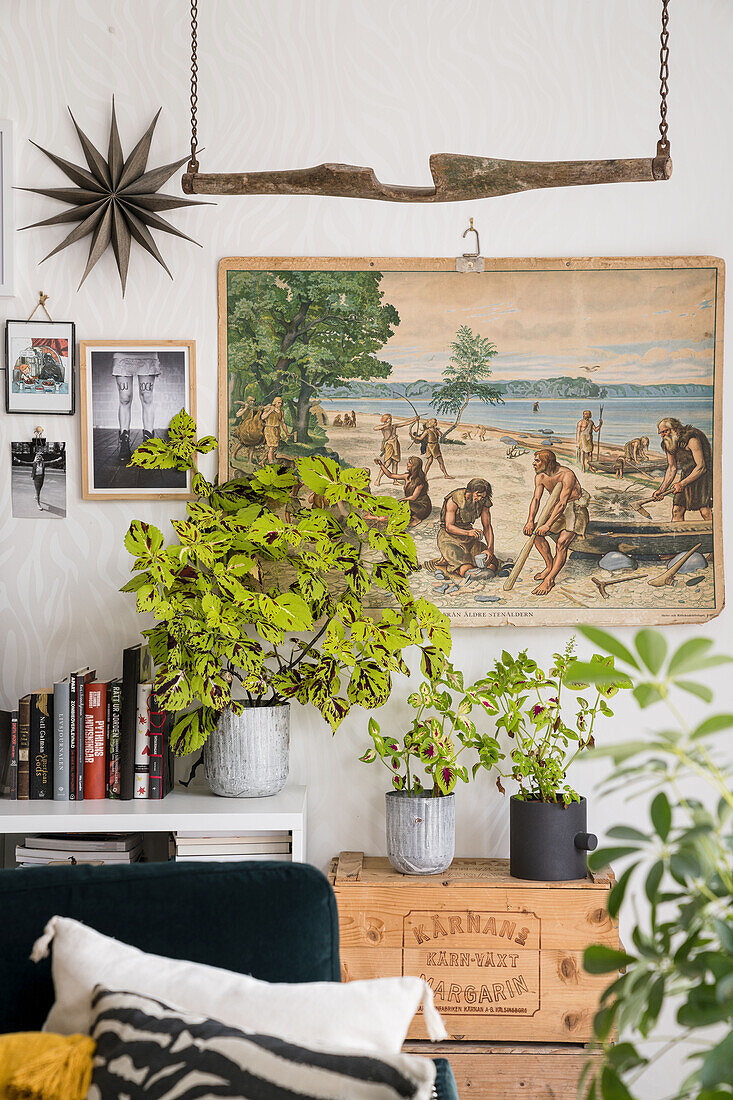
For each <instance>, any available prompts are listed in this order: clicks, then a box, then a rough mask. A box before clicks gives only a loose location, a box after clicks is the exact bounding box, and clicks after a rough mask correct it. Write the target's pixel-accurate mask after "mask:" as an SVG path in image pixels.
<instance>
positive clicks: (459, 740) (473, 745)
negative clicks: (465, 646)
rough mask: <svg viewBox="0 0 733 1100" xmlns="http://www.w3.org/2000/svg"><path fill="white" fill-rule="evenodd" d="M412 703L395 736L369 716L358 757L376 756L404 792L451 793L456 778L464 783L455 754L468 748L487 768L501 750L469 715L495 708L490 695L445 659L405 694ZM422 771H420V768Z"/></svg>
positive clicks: (366, 759)
mask: <svg viewBox="0 0 733 1100" xmlns="http://www.w3.org/2000/svg"><path fill="white" fill-rule="evenodd" d="M407 701H408V703H409V704H410V706H412V707H414V708H415V712H416V713H415V717H414V719H413V721H412V725H411V727H410V729H409V730H408V731H407V733H405V735H404V736H403V737H402V739H401V740H400V739H399V738H397V737H394V736H386V737H384V736H382V733H381V729H380V726H379V723H378V722H377V720H376V718H374V717H373V716H372V717H370V719H369V735H370V737H371V739H372V742H373V745H372V746H371V747H370V748H368V749H367V751H366V752H365V753H364V755H363V756H360V757H359V759H360V760H361V761H362V762H363V763H365V764H371V763H373V762H374V761H375V760H377V759H379V760H381V761H382V763H383V764H384V765H385V766H386V767H387V769H388V770H389V771H390V773H391V775H392V786H393V787H394V788H395V790H397V791H405V792H406V793H407V794H410V795H419V794H423V793H428V794H432V795H433V796H434V797H436V798H437V797H440V796H441V795H448V794H451V793H452V791H453V788H454V787H455V785H456V783H457V781H458V780H459V779H460V780H461V781H462V782H464V783H466V782H468V769H467V767H466V766H465V765H464V764H463V763H462V762H461V763H459V758H460V757H461V755H462V754H463V753H464V752H465V750H466V749H472V750H474V751H475V752H476V753H477V754H478V757H479V760H478V762H477V764H475V765H474V775H475V773H476V769H477V768H479V767H485V768H492V767H493V766H494V765H495V764H496V763H497V762H498V760H499V759H501V758H502V756H503V754H502V753H501V751H500V749H499V743H498V741H497V740H496V738H495V737H492V736H491V735H489V734H487V733H479V732H478V731H477V729H476V724H475V722H474V721H473V720H472V719H471V718H470V717H469V715H470V714H471V712H472V711H473V709H474V707H478V708H480V709H481V710H482V711H483V712H486V713H488V714H494V713H496V706H495V704H494V702H493V700H492V699H491V698H490V697H489V696H488V695H486V694H485V693H484V692H483V691H482V690H481V689H479V688H478V687H477V686H475V685H472V686H471V687H468V688H466V687H465V686H464V682H463V673H462V672H460V671H459V670H458V669H455V668H453V667H452V666H451V665H450V664H449V663H446V664H445V666H444V668H443V671H442V673H441V674H439V675H436V676H434V677H433V678H432V679H431V680H429V681H423V683H422V684H420V687H419V688H418V690H417V691H413V692H412V693H411V694H410V695H408V697H407ZM421 771H422V773H423V774H422V776H421V774H420V772H421Z"/></svg>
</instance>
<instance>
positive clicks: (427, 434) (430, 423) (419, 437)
mask: <svg viewBox="0 0 733 1100" xmlns="http://www.w3.org/2000/svg"><path fill="white" fill-rule="evenodd" d="M410 438H411V439H414V440H415V442H416V443H420V444H424V445H425V450H424V451H423V450H422V447H421V448H420V449H421V451H422V453H423V454H427V456H428V457H427V461H426V463H425V476H426V477H427V476H428V471H429V470H430V467H431V466H432V465H433V462H437V463H438V466H439V467H440V469H441V470H442V471H443V477H445V478H447V479H448V480H449V481H455V478H454V477H453V475H452V474H449V473H448V471H447V470H446V468H445V462H444V460H443V452H442V451H441V449H440V428H439V427H438V421H437V420H436V419H435V417H431V418H430V419H429V420H426V421H425V424H424V426H423V429H422V431H420V425H419V423H418V425H417V431H411V432H410ZM470 438H471V437H470V436H469V439H470Z"/></svg>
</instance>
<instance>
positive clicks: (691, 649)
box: [667, 638, 713, 676]
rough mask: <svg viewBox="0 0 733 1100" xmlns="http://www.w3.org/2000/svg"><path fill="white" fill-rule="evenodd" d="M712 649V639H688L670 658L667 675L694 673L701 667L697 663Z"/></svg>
mask: <svg viewBox="0 0 733 1100" xmlns="http://www.w3.org/2000/svg"><path fill="white" fill-rule="evenodd" d="M712 647H713V640H712V638H689V639H688V640H687V641H686V642H683V643H682V645H681V646H680V647H679V648H678V649H676V650H675V652H674V653H673V654H672V656H671V657H670V659H669V665H668V666H667V675H668V676H679V675H680V674H681V673H684V672H694V671H695V670H696V669H698V668H700V667H701V666H700V665H699V663H698V662H699V661H700V660H702V659H703V658H704V656H705V654H706V653H707V652H708V651H709V650H710V649H712Z"/></svg>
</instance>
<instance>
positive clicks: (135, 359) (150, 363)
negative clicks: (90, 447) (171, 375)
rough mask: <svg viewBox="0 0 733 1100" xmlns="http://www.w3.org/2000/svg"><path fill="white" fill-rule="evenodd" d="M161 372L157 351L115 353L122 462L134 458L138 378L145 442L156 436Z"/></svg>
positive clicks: (114, 373) (124, 464)
mask: <svg viewBox="0 0 733 1100" xmlns="http://www.w3.org/2000/svg"><path fill="white" fill-rule="evenodd" d="M159 374H160V359H159V358H158V353H157V351H153V352H145V351H134V352H130V351H115V352H114V353H113V355H112V375H113V377H114V380H115V382H116V383H117V397H118V400H119V407H118V410H117V416H118V421H119V449H120V450H119V454H120V463H121V465H123V466H126V465H127V464H128V462H129V461H130V459H131V458H132V451H131V449H130V419H131V415H132V398H133V386H134V383H135V379H137V388H138V393H139V395H140V405H141V406H142V420H143V443H144V442H145V440H146V439H152V438H153V436H154V435H155V396H154V395H155V379H156V378H157V377H158V375H159Z"/></svg>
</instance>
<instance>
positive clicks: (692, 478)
mask: <svg viewBox="0 0 733 1100" xmlns="http://www.w3.org/2000/svg"><path fill="white" fill-rule="evenodd" d="M657 431H658V432H659V435H660V437H661V443H662V450H663V451H664V452H665V454H666V455H667V469H666V471H665V474H664V478H663V479H662V483H661V485H660V486H659V488H658V489H657V491H656V492H655V493H654V499H655V500H661V499H662V497H663V496H665V494H666V491H667V489H668V488H669V487H670V486H673V487H674V494H673V496H672V522H673V523H682V522H683V520H684V518H685V515H686V513H687V512H699V513H700V515H701V517H702V518H703V519H705V520H711V519H712V518H713V449H712V447H711V446H710V440H709V439H708V437H707V436H706V435H705V433H704V432H703V431H701V430H700V429H699V428H693V426H692V425H691V424H683V423H682V422H681V421H680V420H677V419H676V418H675V417H674V416H666V417H664V418H663V419H662V420H660V421H659V423H658V424H657Z"/></svg>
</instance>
